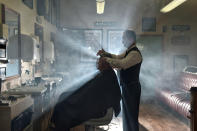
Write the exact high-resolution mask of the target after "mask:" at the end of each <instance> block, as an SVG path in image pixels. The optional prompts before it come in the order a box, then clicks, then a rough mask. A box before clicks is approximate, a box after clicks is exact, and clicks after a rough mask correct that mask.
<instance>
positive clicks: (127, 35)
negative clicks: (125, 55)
mask: <svg viewBox="0 0 197 131" xmlns="http://www.w3.org/2000/svg"><path fill="white" fill-rule="evenodd" d="M122 43H123V45H124V46H125V47H126V48H128V47H129V46H131V45H132V44H135V43H136V34H135V32H134V31H133V30H130V29H127V30H125V31H124V33H123V36H122Z"/></svg>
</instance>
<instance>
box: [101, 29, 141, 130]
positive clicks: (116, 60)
mask: <svg viewBox="0 0 197 131" xmlns="http://www.w3.org/2000/svg"><path fill="white" fill-rule="evenodd" d="M122 43H123V45H124V46H125V47H126V48H127V50H126V51H125V52H124V53H122V54H120V55H114V54H110V53H108V52H106V51H104V50H103V49H102V50H99V51H98V53H97V55H100V56H102V57H104V59H105V60H106V62H108V63H109V64H110V66H111V67H113V68H117V69H119V71H120V84H121V87H122V102H123V131H139V122H138V116H139V104H140V96H141V85H140V82H139V73H140V68H141V63H142V55H141V53H140V51H139V49H138V48H137V47H136V34H135V32H134V31H133V30H129V29H128V30H126V31H124V33H123V36H122Z"/></svg>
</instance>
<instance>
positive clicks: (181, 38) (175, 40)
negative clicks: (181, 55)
mask: <svg viewBox="0 0 197 131" xmlns="http://www.w3.org/2000/svg"><path fill="white" fill-rule="evenodd" d="M190 43H191V38H190V36H185V35H176V36H172V37H171V44H173V45H189V44H190Z"/></svg>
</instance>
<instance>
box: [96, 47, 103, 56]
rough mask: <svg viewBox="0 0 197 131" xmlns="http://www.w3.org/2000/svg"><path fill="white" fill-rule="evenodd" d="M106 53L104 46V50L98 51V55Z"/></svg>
mask: <svg viewBox="0 0 197 131" xmlns="http://www.w3.org/2000/svg"><path fill="white" fill-rule="evenodd" d="M104 53H105V51H104V50H103V48H102V50H99V51H98V52H97V54H96V55H97V56H98V55H100V56H103V54H104Z"/></svg>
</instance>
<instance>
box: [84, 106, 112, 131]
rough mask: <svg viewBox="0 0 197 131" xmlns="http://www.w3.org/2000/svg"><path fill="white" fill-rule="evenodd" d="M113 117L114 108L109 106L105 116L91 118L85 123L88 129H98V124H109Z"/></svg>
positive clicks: (89, 130)
mask: <svg viewBox="0 0 197 131" xmlns="http://www.w3.org/2000/svg"><path fill="white" fill-rule="evenodd" d="M112 118H113V108H109V109H108V110H107V112H106V115H105V116H104V117H101V118H98V119H91V120H89V121H87V122H85V123H84V125H85V127H86V131H96V128H97V127H98V126H103V125H108V124H109V123H110V122H111V120H112Z"/></svg>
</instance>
